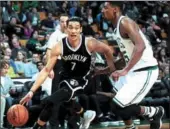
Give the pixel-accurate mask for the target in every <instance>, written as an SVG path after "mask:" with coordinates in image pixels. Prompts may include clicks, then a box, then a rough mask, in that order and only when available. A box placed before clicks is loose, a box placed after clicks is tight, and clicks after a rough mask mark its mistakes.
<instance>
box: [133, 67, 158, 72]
mask: <svg viewBox="0 0 170 129" xmlns="http://www.w3.org/2000/svg"><path fill="white" fill-rule="evenodd" d="M156 69H158V65H155V66H148V67H144V68H140V69H136V70H134V71H133V72H140V71H147V70H156Z"/></svg>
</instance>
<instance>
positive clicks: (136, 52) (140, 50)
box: [125, 47, 145, 72]
mask: <svg viewBox="0 0 170 129" xmlns="http://www.w3.org/2000/svg"><path fill="white" fill-rule="evenodd" d="M144 49H145V48H139V47H138V48H137V47H135V48H134V51H133V53H132V57H131V59H130V60H129V62H128V64H127V65H126V67H125V70H126V71H127V72H128V71H129V70H131V69H132V68H133V67H134V65H135V64H137V62H138V61H139V60H140V59H141V57H142V54H143V51H144Z"/></svg>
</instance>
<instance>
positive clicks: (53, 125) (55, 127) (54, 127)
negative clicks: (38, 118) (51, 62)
mask: <svg viewBox="0 0 170 129" xmlns="http://www.w3.org/2000/svg"><path fill="white" fill-rule="evenodd" d="M61 65H62V61H61V60H58V61H57V63H56V64H55V66H54V68H53V71H54V78H53V80H52V89H51V93H52V94H53V93H54V92H55V91H57V90H58V88H59V81H60V79H61V75H60V74H59V73H60V70H61ZM58 108H60V106H58V105H54V108H53V111H52V112H53V113H52V116H51V118H50V120H49V123H50V127H51V129H58V127H59V121H58V116H59V114H58V113H59V111H58V110H59V109H58Z"/></svg>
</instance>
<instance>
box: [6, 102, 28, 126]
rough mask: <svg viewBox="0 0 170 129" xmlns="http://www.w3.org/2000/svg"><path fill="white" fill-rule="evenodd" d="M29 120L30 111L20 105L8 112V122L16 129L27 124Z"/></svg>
mask: <svg viewBox="0 0 170 129" xmlns="http://www.w3.org/2000/svg"><path fill="white" fill-rule="evenodd" d="M28 118H29V115H28V110H27V109H26V108H25V107H24V106H22V105H20V104H16V105H13V106H12V107H10V108H9V110H8V112H7V119H8V122H9V123H10V124H12V125H13V126H15V127H19V126H23V125H24V124H26V122H27V121H28Z"/></svg>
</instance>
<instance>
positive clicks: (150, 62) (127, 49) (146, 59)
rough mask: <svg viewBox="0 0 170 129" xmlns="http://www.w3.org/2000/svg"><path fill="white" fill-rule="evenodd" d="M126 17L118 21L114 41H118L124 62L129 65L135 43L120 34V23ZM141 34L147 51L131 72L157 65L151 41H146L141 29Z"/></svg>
mask: <svg viewBox="0 0 170 129" xmlns="http://www.w3.org/2000/svg"><path fill="white" fill-rule="evenodd" d="M124 17H125V16H121V17H120V18H119V20H118V23H117V27H116V28H115V35H114V36H115V37H114V39H115V40H116V41H117V44H118V46H119V49H120V51H121V52H122V54H123V57H124V60H125V62H126V64H127V63H128V62H129V60H130V59H131V56H132V53H133V50H134V43H133V42H132V41H131V40H130V39H125V38H122V36H121V34H120V22H121V20H122V19H123V18H124ZM139 33H140V35H141V37H142V39H143V40H144V43H145V50H144V52H143V55H142V57H141V59H140V60H139V61H138V62H137V64H135V66H134V67H133V68H132V69H131V70H136V69H139V68H144V67H148V66H154V65H157V61H156V59H155V58H154V57H153V51H152V47H151V45H150V43H149V41H148V40H147V39H146V37H145V36H144V34H143V33H142V31H141V30H140V29H139Z"/></svg>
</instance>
